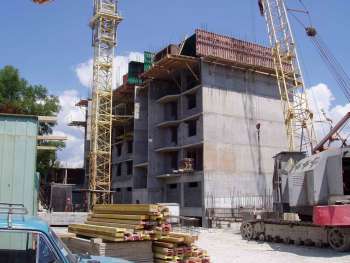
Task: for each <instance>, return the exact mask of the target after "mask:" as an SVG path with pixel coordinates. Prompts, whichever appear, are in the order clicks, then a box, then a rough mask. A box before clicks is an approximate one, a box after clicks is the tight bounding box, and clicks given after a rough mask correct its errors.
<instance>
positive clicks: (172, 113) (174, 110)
mask: <svg viewBox="0 0 350 263" xmlns="http://www.w3.org/2000/svg"><path fill="white" fill-rule="evenodd" d="M170 116H171V118H172V119H174V120H176V119H177V103H176V102H171V103H170Z"/></svg>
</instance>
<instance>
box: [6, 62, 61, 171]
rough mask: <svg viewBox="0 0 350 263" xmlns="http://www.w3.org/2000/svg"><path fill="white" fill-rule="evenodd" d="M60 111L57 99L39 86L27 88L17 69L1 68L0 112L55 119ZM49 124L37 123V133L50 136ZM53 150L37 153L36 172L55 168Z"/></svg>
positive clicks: (55, 143)
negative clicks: (38, 125) (38, 124)
mask: <svg viewBox="0 0 350 263" xmlns="http://www.w3.org/2000/svg"><path fill="white" fill-rule="evenodd" d="M59 110H60V105H59V100H58V98H57V97H56V96H53V95H49V93H48V91H47V89H46V88H45V87H44V86H42V85H30V84H29V83H28V82H27V81H26V80H25V79H23V78H21V77H20V74H19V71H18V69H16V68H14V67H12V66H5V67H4V68H3V69H0V112H1V113H10V114H26V115H36V116H55V115H57V113H58V112H59ZM53 126H54V125H53V124H44V123H42V124H40V127H39V134H40V135H47V134H51V133H52V128H53ZM42 144H43V145H47V146H56V147H58V149H62V148H63V147H64V143H62V142H43V143H42ZM58 165H59V163H58V161H57V154H56V151H39V152H38V156H37V170H38V172H40V173H41V174H42V175H47V173H48V171H49V170H50V169H51V168H52V167H55V166H58Z"/></svg>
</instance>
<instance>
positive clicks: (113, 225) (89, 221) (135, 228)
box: [85, 220, 144, 230]
mask: <svg viewBox="0 0 350 263" xmlns="http://www.w3.org/2000/svg"><path fill="white" fill-rule="evenodd" d="M85 223H86V224H89V225H97V226H109V227H121V228H125V229H131V230H137V229H139V230H142V229H144V226H142V225H126V224H117V223H107V222H97V221H93V220H87V221H86V222H85Z"/></svg>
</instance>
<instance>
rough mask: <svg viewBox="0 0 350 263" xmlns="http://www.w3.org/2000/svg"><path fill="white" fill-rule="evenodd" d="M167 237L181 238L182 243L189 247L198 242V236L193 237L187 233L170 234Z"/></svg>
mask: <svg viewBox="0 0 350 263" xmlns="http://www.w3.org/2000/svg"><path fill="white" fill-rule="evenodd" d="M168 235H169V236H170V237H175V238H183V239H184V243H186V244H187V245H191V244H193V243H194V242H196V241H197V240H198V236H193V235H190V234H187V233H177V232H170V233H169V234H168Z"/></svg>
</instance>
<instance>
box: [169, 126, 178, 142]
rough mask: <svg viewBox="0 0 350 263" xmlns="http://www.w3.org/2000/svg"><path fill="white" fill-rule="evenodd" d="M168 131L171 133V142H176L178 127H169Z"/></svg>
mask: <svg viewBox="0 0 350 263" xmlns="http://www.w3.org/2000/svg"><path fill="white" fill-rule="evenodd" d="M170 133H171V142H172V143H174V144H177V137H178V136H177V135H178V129H177V127H171V128H170Z"/></svg>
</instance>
